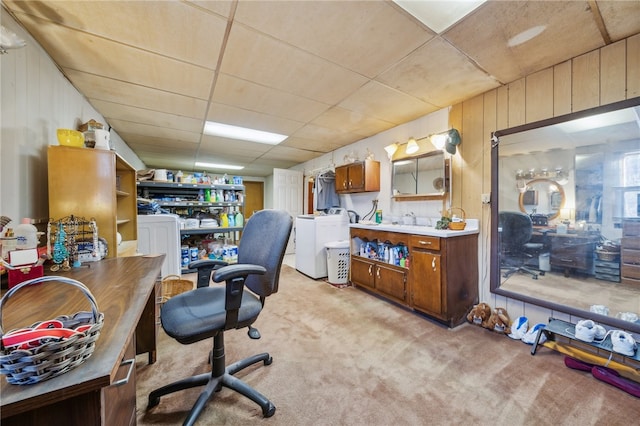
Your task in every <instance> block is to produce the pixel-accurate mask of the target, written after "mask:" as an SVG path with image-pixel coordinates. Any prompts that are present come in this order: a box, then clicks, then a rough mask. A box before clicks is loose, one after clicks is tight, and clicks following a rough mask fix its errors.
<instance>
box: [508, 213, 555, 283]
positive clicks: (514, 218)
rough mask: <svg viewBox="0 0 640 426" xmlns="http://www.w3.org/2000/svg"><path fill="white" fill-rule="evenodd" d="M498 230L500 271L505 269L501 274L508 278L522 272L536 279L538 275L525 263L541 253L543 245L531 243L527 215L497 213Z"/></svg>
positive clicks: (530, 223) (529, 223) (531, 232)
mask: <svg viewBox="0 0 640 426" xmlns="http://www.w3.org/2000/svg"><path fill="white" fill-rule="evenodd" d="M498 222H499V223H498V229H500V257H501V266H500V269H506V271H505V272H504V273H503V274H502V276H503V277H504V278H508V277H510V276H511V275H513V274H515V273H516V272H522V273H525V274H528V275H530V276H531V278H533V279H534V280H535V279H538V274H541V275H544V272H541V271H535V270H533V269H531V268H530V267H528V266H527V265H526V264H527V261H528V260H530V259H532V258H533V257H534V256H536V257H537V256H538V254H539V253H540V252H541V251H542V248H543V244H541V243H532V242H531V236H532V235H533V222H532V221H531V218H530V217H529V215H527V214H525V213H521V212H510V211H503V212H500V213H498Z"/></svg>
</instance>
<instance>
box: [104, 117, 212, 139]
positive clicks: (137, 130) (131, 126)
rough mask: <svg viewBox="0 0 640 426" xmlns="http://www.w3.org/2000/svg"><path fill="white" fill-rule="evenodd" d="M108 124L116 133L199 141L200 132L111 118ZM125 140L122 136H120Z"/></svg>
mask: <svg viewBox="0 0 640 426" xmlns="http://www.w3.org/2000/svg"><path fill="white" fill-rule="evenodd" d="M109 125H111V127H113V128H114V129H116V131H117V132H118V134H120V135H123V134H127V133H133V134H137V135H146V136H149V137H153V138H161V139H173V140H175V141H176V142H178V141H184V142H193V143H197V142H199V141H200V136H201V135H200V133H195V132H186V131H184V130H176V129H168V128H166V127H156V126H151V125H148V124H141V123H134V122H132V121H125V120H111V121H109ZM121 137H122V138H123V139H124V140H125V141H126V139H125V138H124V136H121Z"/></svg>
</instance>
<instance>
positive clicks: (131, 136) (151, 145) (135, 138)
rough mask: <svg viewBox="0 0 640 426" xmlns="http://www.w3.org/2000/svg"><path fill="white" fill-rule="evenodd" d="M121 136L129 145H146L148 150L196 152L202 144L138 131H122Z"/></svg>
mask: <svg viewBox="0 0 640 426" xmlns="http://www.w3.org/2000/svg"><path fill="white" fill-rule="evenodd" d="M118 135H120V137H121V138H123V139H125V140H126V141H127V145H130V146H131V145H136V146H145V148H146V149H147V150H153V149H158V150H166V151H167V152H169V151H171V150H174V151H176V152H179V151H182V150H188V151H191V152H196V151H197V149H198V147H199V146H200V145H199V144H198V143H195V142H189V141H177V140H175V139H166V138H159V137H154V136H150V135H141V134H136V133H127V132H124V133H120V132H118Z"/></svg>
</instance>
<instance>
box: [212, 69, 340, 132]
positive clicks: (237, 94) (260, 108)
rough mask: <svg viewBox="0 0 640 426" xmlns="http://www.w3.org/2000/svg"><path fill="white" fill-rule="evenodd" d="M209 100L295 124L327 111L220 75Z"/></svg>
mask: <svg viewBox="0 0 640 426" xmlns="http://www.w3.org/2000/svg"><path fill="white" fill-rule="evenodd" d="M212 100H213V102H217V103H221V104H226V105H230V106H235V107H238V108H241V109H246V110H249V111H255V112H260V113H263V114H269V115H273V116H276V117H282V118H286V119H289V120H294V121H298V122H307V121H309V120H312V119H313V118H314V117H317V116H318V115H319V114H320V113H322V112H323V111H324V110H326V109H327V108H328V107H329V105H327V104H325V103H322V102H317V101H314V100H311V99H308V98H304V97H302V96H296V95H294V94H292V93H289V92H287V91H286V90H279V89H275V88H272V87H267V86H263V85H260V84H257V83H253V82H251V81H247V80H242V79H239V78H236V77H233V76H229V75H226V74H220V75H219V77H218V81H217V82H216V88H215V90H214V93H213V98H212Z"/></svg>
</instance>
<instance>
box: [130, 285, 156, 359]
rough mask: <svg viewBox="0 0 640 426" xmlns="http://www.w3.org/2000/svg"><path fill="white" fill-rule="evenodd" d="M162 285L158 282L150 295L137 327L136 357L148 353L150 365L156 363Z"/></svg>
mask: <svg viewBox="0 0 640 426" xmlns="http://www.w3.org/2000/svg"><path fill="white" fill-rule="evenodd" d="M161 285H162V283H161V282H160V281H158V282H156V285H155V286H154V289H153V291H152V292H151V295H149V299H148V300H147V304H146V305H145V307H144V311H143V312H142V316H141V317H140V322H139V323H138V326H137V327H136V355H139V354H143V353H146V352H148V353H149V364H153V363H155V362H156V343H157V341H156V340H157V335H158V327H157V326H158V321H159V319H158V313H159V309H158V305H157V299H158V297H157V295H159V294H160V291H162V290H161V289H159V286H161Z"/></svg>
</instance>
